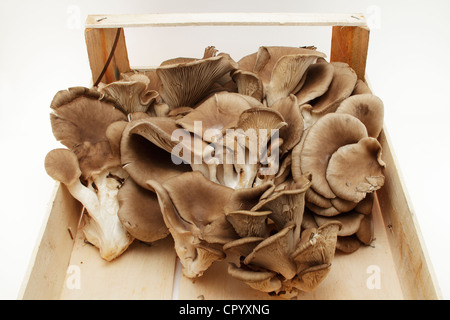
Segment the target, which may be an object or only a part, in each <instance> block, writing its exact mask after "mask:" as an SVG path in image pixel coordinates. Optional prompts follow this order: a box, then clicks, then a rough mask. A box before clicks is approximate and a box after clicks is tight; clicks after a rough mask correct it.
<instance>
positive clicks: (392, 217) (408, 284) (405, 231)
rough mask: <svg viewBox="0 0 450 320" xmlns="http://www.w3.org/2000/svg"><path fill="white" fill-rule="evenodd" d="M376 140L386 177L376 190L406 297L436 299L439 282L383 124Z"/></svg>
mask: <svg viewBox="0 0 450 320" xmlns="http://www.w3.org/2000/svg"><path fill="white" fill-rule="evenodd" d="M379 140H380V143H381V146H382V148H383V155H382V158H383V160H384V161H385V162H386V171H385V176H386V180H385V184H384V186H383V188H381V189H380V190H379V191H378V194H379V199H380V206H381V211H382V213H383V218H384V220H385V223H386V230H387V234H388V239H389V241H390V243H391V248H392V250H393V258H394V261H395V263H396V268H397V271H398V274H399V278H400V282H401V284H402V288H403V291H404V294H405V298H407V299H438V298H439V297H440V290H439V286H438V285H437V281H436V279H435V275H434V271H433V268H432V266H431V263H430V261H429V258H428V253H427V251H426V248H425V244H424V241H423V239H422V234H421V232H420V228H419V225H418V223H417V221H416V217H415V215H414V211H413V209H412V206H411V204H410V202H409V199H408V196H407V194H406V190H405V187H404V184H403V182H402V179H401V175H400V173H399V169H398V166H397V164H396V159H395V155H394V153H393V151H392V147H391V144H390V141H389V137H388V135H387V133H386V128H384V129H383V131H382V132H381V135H380V137H379Z"/></svg>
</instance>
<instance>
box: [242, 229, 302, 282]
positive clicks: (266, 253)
mask: <svg viewBox="0 0 450 320" xmlns="http://www.w3.org/2000/svg"><path fill="white" fill-rule="evenodd" d="M294 228H295V225H294V224H290V225H288V226H286V227H285V228H284V229H282V230H280V231H279V232H277V233H276V234H274V235H273V236H270V237H268V238H266V239H265V240H264V241H262V242H261V243H259V244H258V245H257V246H256V247H255V249H253V251H252V253H250V254H249V255H248V256H247V257H246V258H245V259H244V263H245V264H247V265H255V266H259V267H262V268H265V269H267V270H271V271H275V272H277V273H279V274H281V275H282V276H283V277H285V278H286V279H292V278H293V277H294V276H295V273H296V272H295V271H296V267H295V263H294V261H293V260H292V259H291V257H290V254H291V252H292V251H293V249H294V246H295V241H296V239H295V238H294Z"/></svg>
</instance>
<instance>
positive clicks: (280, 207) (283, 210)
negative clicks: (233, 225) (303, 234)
mask: <svg viewBox="0 0 450 320" xmlns="http://www.w3.org/2000/svg"><path fill="white" fill-rule="evenodd" d="M310 186H311V176H310V175H304V177H303V180H302V181H301V182H300V181H299V182H294V181H287V182H286V183H284V184H283V188H280V187H281V185H280V186H279V187H277V188H276V189H275V191H274V192H273V193H272V194H271V195H269V196H268V197H267V198H266V199H263V200H261V201H260V202H259V203H258V204H257V205H255V206H254V207H253V208H252V210H270V212H271V214H270V215H269V218H270V219H271V220H272V221H273V222H274V223H275V225H276V226H277V228H278V230H281V229H283V228H285V227H286V226H288V225H290V224H292V223H293V224H294V225H295V230H294V237H296V238H298V237H299V235H300V229H301V223H302V220H303V212H304V208H305V192H306V190H308V189H309V187H310Z"/></svg>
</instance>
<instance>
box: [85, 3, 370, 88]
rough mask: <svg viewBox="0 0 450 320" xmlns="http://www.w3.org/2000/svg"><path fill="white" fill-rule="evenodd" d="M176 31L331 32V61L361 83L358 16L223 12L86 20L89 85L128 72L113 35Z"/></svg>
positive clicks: (362, 27) (362, 40)
mask: <svg viewBox="0 0 450 320" xmlns="http://www.w3.org/2000/svg"><path fill="white" fill-rule="evenodd" d="M181 26H330V27H332V36H331V53H330V61H340V62H345V63H348V64H349V65H350V67H352V68H353V70H355V72H356V74H357V76H358V79H361V80H365V69H366V60H367V51H368V46H369V28H368V26H367V21H366V19H365V17H364V16H363V15H362V14H334V13H333V14H331V13H328V14H315V13H223V12H216V13H164V14H155V13H154V14H136V15H133V14H115V15H113V14H111V15H89V16H88V17H87V19H86V24H85V27H86V29H85V37H86V46H87V51H88V57H89V64H90V66H91V71H92V79H93V80H96V79H100V81H103V82H105V83H111V82H113V81H117V80H119V79H120V74H121V73H123V72H127V71H130V70H131V68H130V64H129V60H128V53H127V48H126V44H125V37H124V33H123V32H121V31H120V34H119V31H117V30H121V29H123V28H128V27H181ZM117 34H119V38H117V39H116V35H117ZM114 43H115V44H116V47H115V48H114V49H115V50H113V46H114ZM110 56H111V57H110ZM108 60H109V61H108ZM107 62H108V63H107ZM96 82H97V81H96Z"/></svg>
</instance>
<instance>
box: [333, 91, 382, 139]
mask: <svg viewBox="0 0 450 320" xmlns="http://www.w3.org/2000/svg"><path fill="white" fill-rule="evenodd" d="M336 113H348V114H351V115H352V116H354V117H356V118H358V119H359V120H360V121H361V122H362V123H364V125H365V126H366V128H367V134H368V135H369V137H373V138H377V137H378V136H379V135H380V132H381V129H382V128H383V118H384V105H383V101H381V99H380V98H378V97H377V96H375V95H373V94H358V95H355V96H351V97H348V98H347V99H345V100H344V101H342V103H341V104H340V105H339V107H338V108H337V110H336Z"/></svg>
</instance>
